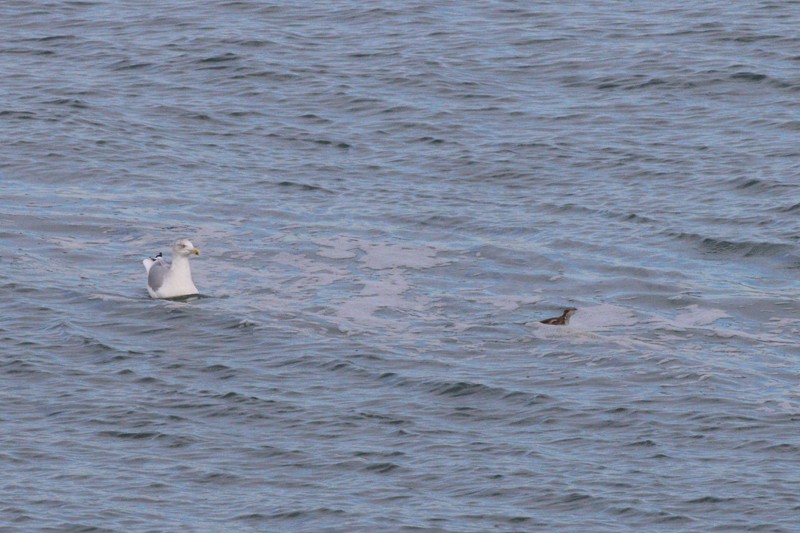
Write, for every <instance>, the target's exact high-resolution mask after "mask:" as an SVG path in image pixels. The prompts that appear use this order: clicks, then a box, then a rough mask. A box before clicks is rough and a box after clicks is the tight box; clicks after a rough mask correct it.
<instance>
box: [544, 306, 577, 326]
mask: <svg viewBox="0 0 800 533" xmlns="http://www.w3.org/2000/svg"><path fill="white" fill-rule="evenodd" d="M575 311H577V309H576V308H575V307H567V308H566V309H564V312H563V313H562V314H561V316H556V317H553V318H545V319H544V320H540V321H539V322H541V323H542V324H548V325H550V326H566V325H568V324H569V319H570V317H571V316H572V315H574V314H575Z"/></svg>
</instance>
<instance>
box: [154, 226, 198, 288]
mask: <svg viewBox="0 0 800 533" xmlns="http://www.w3.org/2000/svg"><path fill="white" fill-rule="evenodd" d="M192 255H200V250H198V249H197V248H195V247H194V244H192V243H191V241H189V240H188V239H180V240H178V241H175V244H173V245H172V264H170V263H167V262H166V261H165V260H164V256H163V255H162V254H161V253H160V252H159V254H158V255H157V256H155V257H148V258H147V259H145V260H143V261H142V264H143V265H144V268H145V270H147V292H148V293H149V294H150V297H152V298H177V297H179V296H189V295H192V294H197V287H195V286H194V282H193V281H192V270H191V268H189V257H190V256H192Z"/></svg>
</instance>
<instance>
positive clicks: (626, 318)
mask: <svg viewBox="0 0 800 533" xmlns="http://www.w3.org/2000/svg"><path fill="white" fill-rule="evenodd" d="M637 323H639V319H637V318H636V315H635V313H634V312H633V311H632V310H630V309H628V308H627V307H622V306H619V305H612V304H600V305H593V306H589V307H581V308H579V309H578V311H577V312H576V313H575V314H574V315H573V316H572V319H571V320H570V326H572V327H574V328H577V329H582V330H597V329H606V328H613V327H622V326H634V325H636V324H637Z"/></svg>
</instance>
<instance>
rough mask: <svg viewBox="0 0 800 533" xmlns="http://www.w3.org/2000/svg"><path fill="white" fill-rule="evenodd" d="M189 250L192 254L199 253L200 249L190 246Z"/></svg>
mask: <svg viewBox="0 0 800 533" xmlns="http://www.w3.org/2000/svg"><path fill="white" fill-rule="evenodd" d="M191 252H192V253H193V254H194V255H200V250H198V249H197V248H192V250H191Z"/></svg>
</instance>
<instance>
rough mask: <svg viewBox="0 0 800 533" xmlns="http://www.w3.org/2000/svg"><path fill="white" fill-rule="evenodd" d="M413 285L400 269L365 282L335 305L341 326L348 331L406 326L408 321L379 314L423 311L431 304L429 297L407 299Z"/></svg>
mask: <svg viewBox="0 0 800 533" xmlns="http://www.w3.org/2000/svg"><path fill="white" fill-rule="evenodd" d="M410 288H411V285H410V283H409V282H408V280H407V279H406V278H405V276H403V275H402V274H401V273H400V272H392V273H391V274H389V275H387V276H383V277H382V278H381V279H378V280H369V281H365V282H364V283H363V288H362V289H361V291H360V292H359V293H358V294H356V295H354V296H353V297H352V298H349V299H348V300H346V301H344V302H341V304H339V305H338V306H337V307H336V310H335V316H336V317H337V319H338V320H337V322H338V325H339V329H340V330H342V331H346V332H348V333H353V332H357V331H361V330H364V329H374V328H382V329H388V330H392V331H403V330H405V329H407V328H408V321H407V320H404V319H399V318H398V319H390V318H384V317H380V316H377V313H379V312H380V311H382V310H391V311H392V312H394V313H397V312H400V313H402V314H403V315H407V314H420V313H423V312H424V311H425V309H426V308H427V307H428V300H427V298H416V299H410V298H407V297H406V296H404V294H405V293H406V292H407V291H408V290H409V289H410Z"/></svg>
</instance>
